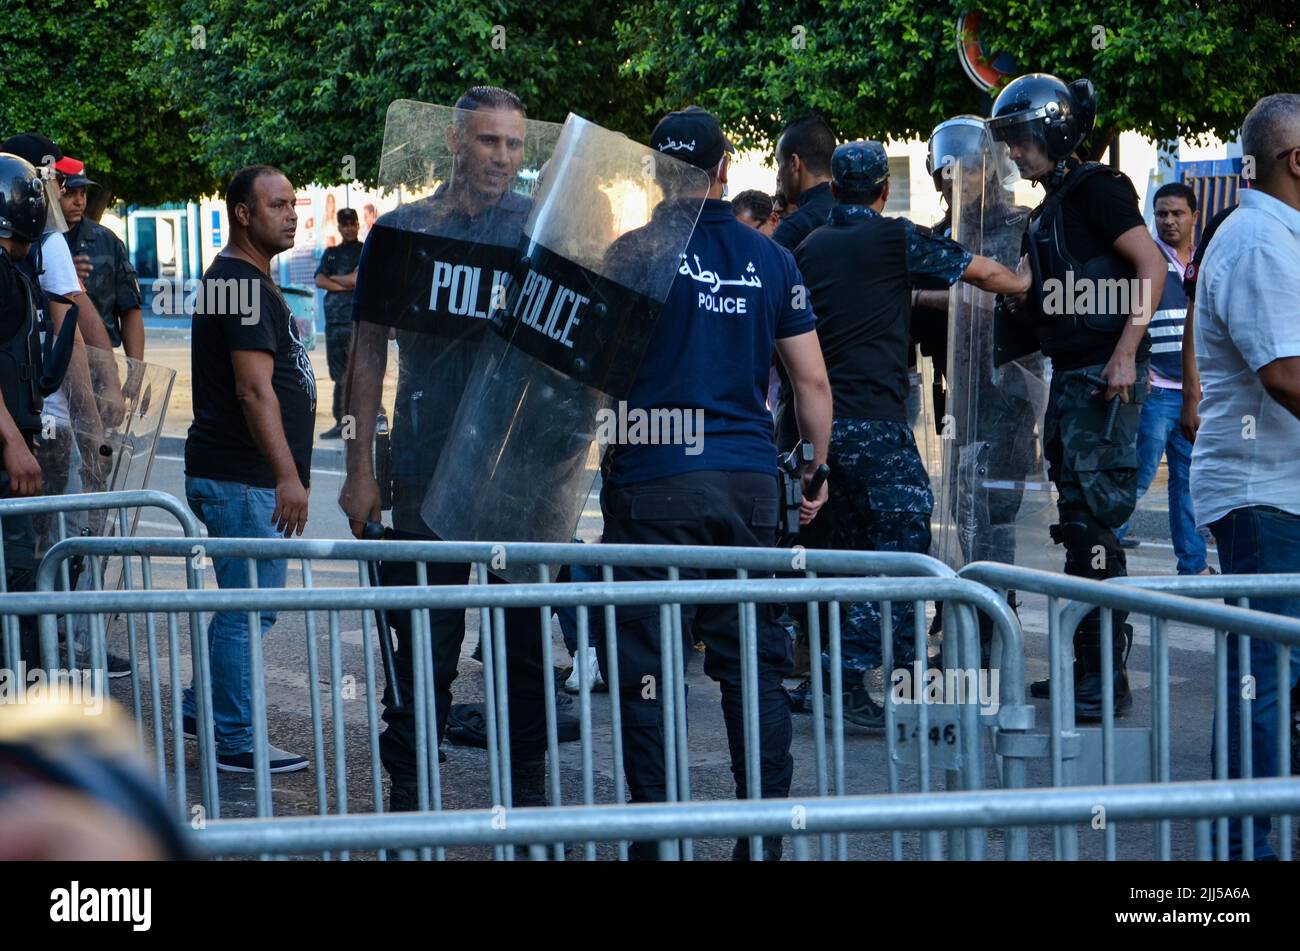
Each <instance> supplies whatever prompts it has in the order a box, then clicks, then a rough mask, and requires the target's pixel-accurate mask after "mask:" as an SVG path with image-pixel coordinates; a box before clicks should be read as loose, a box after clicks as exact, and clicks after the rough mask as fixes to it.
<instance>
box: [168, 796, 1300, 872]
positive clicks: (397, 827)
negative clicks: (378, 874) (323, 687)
mask: <svg viewBox="0 0 1300 951" xmlns="http://www.w3.org/2000/svg"><path fill="white" fill-rule="evenodd" d="M1098 807H1101V808H1103V809H1104V810H1105V812H1106V814H1107V815H1108V816H1109V817H1110V818H1111V819H1112V820H1114V821H1116V822H1148V821H1152V820H1158V819H1165V818H1178V819H1190V820H1193V821H1194V822H1195V828H1196V858H1197V859H1200V860H1207V859H1209V858H1210V823H1211V821H1212V819H1213V818H1214V817H1216V816H1220V815H1233V816H1241V815H1249V814H1251V813H1259V812H1286V811H1292V812H1294V811H1297V810H1300V780H1298V779H1266V780H1257V781H1255V782H1252V783H1247V782H1242V781H1240V780H1234V781H1231V782H1221V781H1215V782H1191V783H1171V784H1168V785H1165V784H1151V785H1133V786H1095V787H1076V788H1072V789H1050V790H1048V789H1028V790H1025V789H1021V790H976V791H971V792H950V793H939V794H936V793H904V794H900V795H877V796H847V797H842V798H814V799H803V800H796V799H786V800H775V799H769V800H762V801H755V800H745V801H740V802H710V803H695V802H692V803H668V804H654V805H645V804H638V805H627V806H622V807H611V806H564V807H561V808H558V809H513V810H508V811H507V812H505V813H502V812H500V811H497V810H473V811H470V810H464V811H459V812H426V813H399V814H392V815H371V816H325V817H307V816H304V817H297V818H285V819H230V820H225V821H222V822H214V823H211V824H210V825H209V826H208V827H207V828H206V829H203V830H200V831H199V832H197V833H196V834H195V835H193V836H192V838H191V841H192V843H193V845H194V848H195V850H196V852H198V853H199V854H201V855H204V856H208V857H218V856H237V855H270V854H275V855H286V854H304V853H308V852H318V851H321V850H332V849H338V850H414V849H417V848H423V849H428V848H433V847H437V848H440V849H441V848H446V847H449V846H489V847H493V848H495V849H496V850H497V851H498V852H500V851H503V850H504V849H505V848H506V847H507V846H511V847H513V846H528V847H529V855H530V857H531V858H534V859H545V858H546V857H547V854H546V848H545V846H546V844H548V843H551V842H555V841H570V842H573V841H583V840H588V841H590V840H594V841H602V842H614V841H625V840H628V839H642V840H653V839H658V840H660V841H661V842H665V843H666V842H671V841H674V840H681V839H689V838H704V837H723V836H726V837H732V836H782V835H787V836H791V837H792V844H793V852H794V857H795V858H796V859H798V860H806V859H809V858H811V857H812V849H811V843H810V839H812V838H813V837H814V836H819V835H846V834H848V833H851V832H892V833H898V832H899V831H900V830H919V831H922V832H930V833H938V832H942V831H951V832H959V831H966V830H971V829H975V830H984V829H991V828H997V827H1001V826H1012V827H1014V826H1037V825H1050V826H1056V827H1063V826H1065V827H1068V826H1075V825H1078V824H1080V823H1084V822H1088V821H1091V819H1092V818H1093V817H1094V816H1095V815H1096V814H1097V809H1098ZM682 857H683V858H685V857H687V856H682ZM968 857H970V858H975V857H976V856H968Z"/></svg>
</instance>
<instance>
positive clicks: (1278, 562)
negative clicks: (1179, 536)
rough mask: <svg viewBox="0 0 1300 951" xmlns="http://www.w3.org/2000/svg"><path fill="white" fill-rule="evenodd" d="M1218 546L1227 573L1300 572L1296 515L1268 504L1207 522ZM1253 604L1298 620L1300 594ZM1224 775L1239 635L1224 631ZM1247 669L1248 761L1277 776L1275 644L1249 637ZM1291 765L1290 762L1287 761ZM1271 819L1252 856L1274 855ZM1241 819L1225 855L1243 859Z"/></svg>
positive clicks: (1235, 764) (1233, 720)
mask: <svg viewBox="0 0 1300 951" xmlns="http://www.w3.org/2000/svg"><path fill="white" fill-rule="evenodd" d="M1210 531H1211V532H1213V533H1214V539H1215V541H1216V542H1218V545H1219V565H1220V567H1221V568H1222V570H1223V573H1224V574H1225V575H1250V574H1273V573H1293V572H1300V515H1292V514H1290V513H1289V512H1284V511H1282V510H1281V509H1276V508H1273V507H1272V506H1268V505H1253V506H1249V507H1247V508H1240V509H1233V511H1231V512H1229V513H1228V514H1227V515H1225V516H1224V517H1223V518H1221V519H1219V520H1218V521H1217V522H1215V523H1213V524H1212V525H1211V526H1210ZM1250 606H1251V608H1253V609H1255V610H1257V611H1268V612H1270V613H1272V614H1282V615H1285V616H1287V617H1294V618H1300V598H1253V599H1251V602H1250ZM1227 640H1228V776H1229V778H1232V779H1236V778H1239V777H1240V775H1241V767H1240V764H1239V757H1240V755H1241V749H1240V740H1239V736H1240V732H1239V731H1240V729H1241V727H1240V714H1239V713H1238V709H1237V708H1238V703H1237V699H1238V697H1239V696H1240V692H1239V687H1238V686H1237V685H1239V684H1240V683H1241V673H1240V670H1239V669H1238V664H1237V651H1238V646H1237V636H1236V635H1235V634H1229V635H1228V639H1227ZM1250 673H1251V676H1252V677H1254V679H1255V699H1254V700H1252V701H1251V706H1250V720H1251V733H1250V736H1251V744H1250V747H1251V765H1252V767H1253V775H1255V776H1278V775H1280V769H1279V766H1280V764H1279V763H1278V757H1277V744H1278V731H1277V707H1278V695H1277V691H1278V675H1277V673H1278V672H1277V646H1276V645H1275V644H1273V643H1272V642H1271V641H1265V640H1260V639H1259V638H1252V639H1251V642H1250ZM1297 680H1300V648H1296V647H1293V648H1291V682H1290V683H1289V684H1288V685H1287V689H1289V690H1294V688H1295V685H1296V682H1297ZM1287 765H1289V764H1287ZM1270 824H1271V823H1270V820H1269V818H1268V817H1267V816H1256V817H1255V826H1254V838H1255V858H1256V859H1260V858H1267V857H1269V856H1272V855H1273V850H1272V848H1270V847H1269V844H1268V833H1269V827H1270ZM1241 844H1242V843H1241V821H1240V820H1238V819H1234V820H1232V821H1231V822H1230V823H1229V827H1228V849H1229V856H1230V857H1231V858H1233V859H1240V858H1241Z"/></svg>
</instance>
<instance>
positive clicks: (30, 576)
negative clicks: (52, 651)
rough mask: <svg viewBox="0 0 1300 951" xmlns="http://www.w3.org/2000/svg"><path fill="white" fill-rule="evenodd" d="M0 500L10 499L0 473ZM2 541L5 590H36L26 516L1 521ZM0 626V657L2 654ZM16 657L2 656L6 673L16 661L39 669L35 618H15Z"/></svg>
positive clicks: (29, 519)
mask: <svg viewBox="0 0 1300 951" xmlns="http://www.w3.org/2000/svg"><path fill="white" fill-rule="evenodd" d="M0 486H3V488H0V498H10V497H11V496H10V495H9V492H8V488H9V478H8V476H7V475H6V474H4V473H2V472H0ZM0 530H3V541H2V542H0V543H2V544H3V545H4V556H5V590H6V591H10V592H14V593H18V592H23V591H34V590H35V588H36V570H35V569H36V530H35V529H34V528H33V523H32V517H31V516H30V515H11V516H9V517H8V518H6V519H4V524H3V526H0ZM3 630H4V628H3V627H0V654H3V653H4V648H5V642H4V640H3V637H2V634H3ZM18 638H19V642H18V651H19V657H8V656H5V657H3V658H2V659H3V661H4V664H3V665H0V666H6V667H8V668H9V669H10V670H17V669H18V661H19V660H21V661H22V662H23V664H24V665H25V666H26V667H27V668H28V669H29V670H31V669H35V668H37V667H40V666H41V654H40V642H39V639H38V636H37V625H36V618H35V617H33V616H31V615H26V616H23V617H20V618H19V619H18Z"/></svg>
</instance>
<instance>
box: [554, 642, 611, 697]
mask: <svg viewBox="0 0 1300 951" xmlns="http://www.w3.org/2000/svg"><path fill="white" fill-rule="evenodd" d="M587 670H588V671H590V672H592V673H594V674H595V675H596V676H595V680H594V681H593V682H592V685H591V689H592V690H597V689H599V688H600V687H603V686H605V678H603V677H602V676H601V675H600V665H599V664H597V663H596V648H594V647H588V648H587ZM579 689H581V688H580V686H579V683H578V656H577V655H576V654H575V655H574V657H573V670H571V671H570V672H569V679H568V680H566V681H565V682H564V690H565V692H566V693H577V692H578V691H579Z"/></svg>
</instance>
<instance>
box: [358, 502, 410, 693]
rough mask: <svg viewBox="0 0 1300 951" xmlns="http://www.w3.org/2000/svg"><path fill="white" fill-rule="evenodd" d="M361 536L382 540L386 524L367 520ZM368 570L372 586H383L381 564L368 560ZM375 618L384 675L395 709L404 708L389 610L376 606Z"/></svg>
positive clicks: (371, 539) (372, 539)
mask: <svg viewBox="0 0 1300 951" xmlns="http://www.w3.org/2000/svg"><path fill="white" fill-rule="evenodd" d="M361 537H362V538H363V539H365V540H366V541H371V542H373V541H381V540H383V537H384V526H383V523H382V522H366V526H365V528H363V529H362V530H361ZM366 570H367V572H369V574H370V586H371V587H372V588H378V587H381V585H380V583H379V566H378V565H376V564H375V563H374V562H373V561H368V562H366ZM375 620H376V621H377V622H378V623H379V653H380V654H381V655H382V656H383V660H384V676H385V677H387V678H388V689H389V690H390V691H392V694H393V703H392V708H393V709H394V710H400V709H402V694H401V691H400V690H399V689H398V686H397V663H396V660H395V659H394V657H393V634H392V631H390V630H389V628H388V612H387V611H385V610H384V609H383V608H375Z"/></svg>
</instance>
